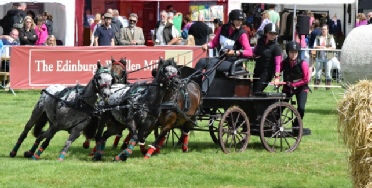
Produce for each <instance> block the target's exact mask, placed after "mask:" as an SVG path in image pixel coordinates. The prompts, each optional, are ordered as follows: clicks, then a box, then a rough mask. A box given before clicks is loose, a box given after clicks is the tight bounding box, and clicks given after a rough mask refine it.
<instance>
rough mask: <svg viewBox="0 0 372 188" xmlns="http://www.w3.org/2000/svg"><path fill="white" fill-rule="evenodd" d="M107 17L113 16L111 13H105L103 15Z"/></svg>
mask: <svg viewBox="0 0 372 188" xmlns="http://www.w3.org/2000/svg"><path fill="white" fill-rule="evenodd" d="M103 16H104V17H105V18H112V14H110V13H105V15H103Z"/></svg>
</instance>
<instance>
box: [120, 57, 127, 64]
mask: <svg viewBox="0 0 372 188" xmlns="http://www.w3.org/2000/svg"><path fill="white" fill-rule="evenodd" d="M119 62H120V63H122V64H123V65H127V61H126V60H125V59H124V58H121V59H120V61H119Z"/></svg>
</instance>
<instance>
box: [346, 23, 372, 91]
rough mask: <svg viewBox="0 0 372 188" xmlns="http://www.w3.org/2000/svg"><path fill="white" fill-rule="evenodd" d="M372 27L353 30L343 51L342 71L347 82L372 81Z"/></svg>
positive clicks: (364, 26)
mask: <svg viewBox="0 0 372 188" xmlns="http://www.w3.org/2000/svg"><path fill="white" fill-rule="evenodd" d="M371 31H372V25H363V26H360V27H357V28H354V29H353V30H351V32H350V33H349V34H348V35H347V37H346V39H345V42H344V44H343V46H342V49H341V70H342V73H343V77H344V80H345V81H346V82H349V83H352V84H355V83H356V82H357V81H359V80H361V79H367V80H372V74H371V72H372V53H371V51H370V49H369V48H370V47H371V46H372V32H371Z"/></svg>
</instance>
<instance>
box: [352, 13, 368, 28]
mask: <svg viewBox="0 0 372 188" xmlns="http://www.w3.org/2000/svg"><path fill="white" fill-rule="evenodd" d="M361 25H368V20H367V17H366V15H365V14H364V13H359V14H358V15H357V19H356V20H355V27H359V26H361Z"/></svg>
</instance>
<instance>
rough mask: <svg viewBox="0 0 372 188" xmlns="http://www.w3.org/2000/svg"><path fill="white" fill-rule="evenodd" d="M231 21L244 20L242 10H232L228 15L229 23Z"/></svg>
mask: <svg viewBox="0 0 372 188" xmlns="http://www.w3.org/2000/svg"><path fill="white" fill-rule="evenodd" d="M233 20H245V16H244V13H243V11H242V10H240V9H234V10H232V11H231V12H230V13H229V21H233Z"/></svg>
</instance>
